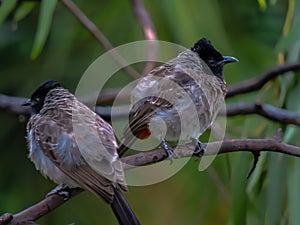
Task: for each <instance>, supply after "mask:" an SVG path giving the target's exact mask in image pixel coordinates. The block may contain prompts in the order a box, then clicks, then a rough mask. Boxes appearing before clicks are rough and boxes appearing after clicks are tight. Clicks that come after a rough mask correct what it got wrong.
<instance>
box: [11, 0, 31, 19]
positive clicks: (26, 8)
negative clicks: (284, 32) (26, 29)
mask: <svg viewBox="0 0 300 225" xmlns="http://www.w3.org/2000/svg"><path fill="white" fill-rule="evenodd" d="M35 6H36V2H22V4H21V5H20V6H19V8H18V9H17V10H16V12H15V15H14V18H13V21H14V22H19V21H20V20H22V19H23V18H25V17H26V16H27V15H28V14H29V13H30V12H31V11H32V9H33V8H34V7H35Z"/></svg>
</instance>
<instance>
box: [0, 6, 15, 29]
mask: <svg viewBox="0 0 300 225" xmlns="http://www.w3.org/2000/svg"><path fill="white" fill-rule="evenodd" d="M16 5H17V0H5V1H3V2H2V4H1V7H0V24H2V23H3V21H4V20H5V19H6V18H7V17H8V15H9V14H10V13H11V12H12V11H13V10H14V8H15V7H16Z"/></svg>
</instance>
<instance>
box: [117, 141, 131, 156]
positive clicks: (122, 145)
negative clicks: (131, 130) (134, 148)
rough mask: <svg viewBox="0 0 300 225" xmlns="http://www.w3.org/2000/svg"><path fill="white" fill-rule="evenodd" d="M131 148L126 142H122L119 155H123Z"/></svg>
mask: <svg viewBox="0 0 300 225" xmlns="http://www.w3.org/2000/svg"><path fill="white" fill-rule="evenodd" d="M128 150H129V148H128V147H127V145H125V144H121V145H120V146H119V148H118V154H119V157H121V156H123V155H124V153H125V152H127V151H128Z"/></svg>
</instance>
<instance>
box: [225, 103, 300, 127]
mask: <svg viewBox="0 0 300 225" xmlns="http://www.w3.org/2000/svg"><path fill="white" fill-rule="evenodd" d="M223 114H224V113H223ZM249 114H257V115H261V116H263V117H265V118H267V119H269V120H272V121H274V122H279V123H282V124H294V125H297V126H300V115H299V114H297V113H294V112H291V111H288V110H286V109H281V108H277V107H275V106H272V105H269V104H264V103H262V102H261V101H259V100H258V101H256V102H253V103H233V104H229V105H227V106H226V116H228V117H231V116H240V115H249Z"/></svg>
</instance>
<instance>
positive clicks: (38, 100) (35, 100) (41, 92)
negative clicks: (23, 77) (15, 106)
mask: <svg viewBox="0 0 300 225" xmlns="http://www.w3.org/2000/svg"><path fill="white" fill-rule="evenodd" d="M57 87H61V85H60V84H59V83H58V82H56V81H53V80H50V81H46V82H45V83H43V84H42V85H41V86H40V87H39V88H38V89H37V90H36V91H35V92H34V93H33V94H32V95H31V98H30V99H28V100H27V101H26V102H24V103H23V104H22V105H23V106H31V109H32V111H33V113H38V112H39V111H40V110H41V109H42V107H43V105H44V101H45V98H46V95H47V94H48V92H49V91H51V90H52V89H54V88H57Z"/></svg>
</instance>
